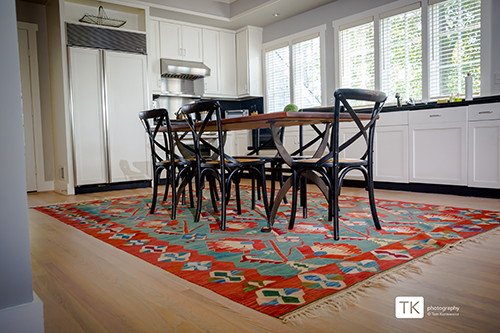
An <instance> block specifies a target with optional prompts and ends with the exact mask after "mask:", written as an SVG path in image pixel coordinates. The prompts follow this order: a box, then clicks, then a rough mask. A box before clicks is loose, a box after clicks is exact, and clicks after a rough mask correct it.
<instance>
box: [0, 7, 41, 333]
mask: <svg viewBox="0 0 500 333" xmlns="http://www.w3.org/2000/svg"><path fill="white" fill-rule="evenodd" d="M0 45H2V47H1V48H0V59H2V60H1V61H0V78H1V81H0V101H2V103H1V104H0V110H1V116H2V120H1V121H0V156H2V158H1V159H0V254H1V255H0V331H2V332H23V331H25V330H26V329H28V328H30V330H32V331H41V330H40V328H41V329H42V330H43V318H42V317H41V312H39V315H40V316H39V318H38V324H40V323H42V325H41V326H40V325H36V327H38V328H35V326H29V327H28V326H27V325H26V322H27V321H31V319H32V318H31V316H29V315H28V316H26V317H24V319H23V320H24V321H25V323H23V321H22V320H21V321H17V320H16V321H13V318H15V317H16V318H23V316H22V315H19V314H20V313H22V312H24V311H23V310H24V309H26V308H29V307H30V304H34V302H33V300H34V299H33V286H32V275H31V257H30V242H29V226H28V209H27V208H28V202H27V197H26V178H25V177H26V176H25V167H24V142H23V141H24V138H23V126H22V108H21V78H20V73H19V54H18V45H17V22H16V8H15V2H14V0H3V1H1V2H0ZM38 305H39V306H37V308H38V309H40V307H41V303H39V302H38ZM28 312H29V311H28ZM18 322H19V325H18Z"/></svg>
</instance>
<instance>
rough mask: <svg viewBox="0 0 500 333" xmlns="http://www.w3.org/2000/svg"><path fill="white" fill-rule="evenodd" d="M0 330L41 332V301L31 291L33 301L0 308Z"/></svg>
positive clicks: (27, 332) (15, 332) (17, 332)
mask: <svg viewBox="0 0 500 333" xmlns="http://www.w3.org/2000/svg"><path fill="white" fill-rule="evenodd" d="M0 331H1V332H4V333H43V332H44V328H43V303H42V301H41V300H40V298H38V296H37V295H36V294H35V292H33V302H31V303H25V304H21V305H17V306H13V307H11V308H7V309H2V310H0Z"/></svg>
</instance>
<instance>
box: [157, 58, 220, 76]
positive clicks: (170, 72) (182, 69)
mask: <svg viewBox="0 0 500 333" xmlns="http://www.w3.org/2000/svg"><path fill="white" fill-rule="evenodd" d="M160 61H161V63H160V70H161V76H162V77H166V78H175V79H184V80H196V79H200V78H203V77H205V76H210V68H208V67H207V66H206V65H205V64H203V63H201V62H195V61H182V60H173V59H161V60H160Z"/></svg>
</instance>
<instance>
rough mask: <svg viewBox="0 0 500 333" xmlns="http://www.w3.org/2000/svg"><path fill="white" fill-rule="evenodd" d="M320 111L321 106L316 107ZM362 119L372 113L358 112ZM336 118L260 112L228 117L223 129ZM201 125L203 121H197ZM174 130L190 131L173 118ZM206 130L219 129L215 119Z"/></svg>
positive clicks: (326, 114)
mask: <svg viewBox="0 0 500 333" xmlns="http://www.w3.org/2000/svg"><path fill="white" fill-rule="evenodd" d="M316 109H318V111H319V108H316ZM323 109H325V110H329V109H331V107H326V108H323ZM357 115H358V117H359V119H360V120H362V121H363V120H370V119H371V114H369V113H358V114H357ZM333 120H334V113H333V112H293V111H283V112H272V113H264V114H258V115H255V116H245V117H236V118H228V119H223V120H222V129H223V130H224V131H238V130H249V129H258V128H269V127H270V126H271V123H274V124H275V126H276V127H286V126H298V125H312V124H321V123H331V122H332V121H333ZM340 121H341V122H345V121H352V118H351V116H350V115H349V113H341V114H340ZM196 124H197V125H201V122H198V123H196ZM172 131H174V132H186V131H189V126H188V125H187V123H186V122H185V121H184V120H172ZM206 131H217V127H216V122H215V120H211V121H210V122H208V124H207V127H206Z"/></svg>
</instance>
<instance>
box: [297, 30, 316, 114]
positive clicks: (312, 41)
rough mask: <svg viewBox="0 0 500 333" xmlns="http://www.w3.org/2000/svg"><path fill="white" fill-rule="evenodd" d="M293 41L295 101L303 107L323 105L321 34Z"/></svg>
mask: <svg viewBox="0 0 500 333" xmlns="http://www.w3.org/2000/svg"><path fill="white" fill-rule="evenodd" d="M305 39H306V40H296V41H293V48H292V52H293V64H294V66H293V101H294V104H296V105H297V106H299V107H301V108H306V107H312V106H319V105H321V65H320V64H321V61H320V58H321V57H320V43H319V34H317V37H313V38H305Z"/></svg>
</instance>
